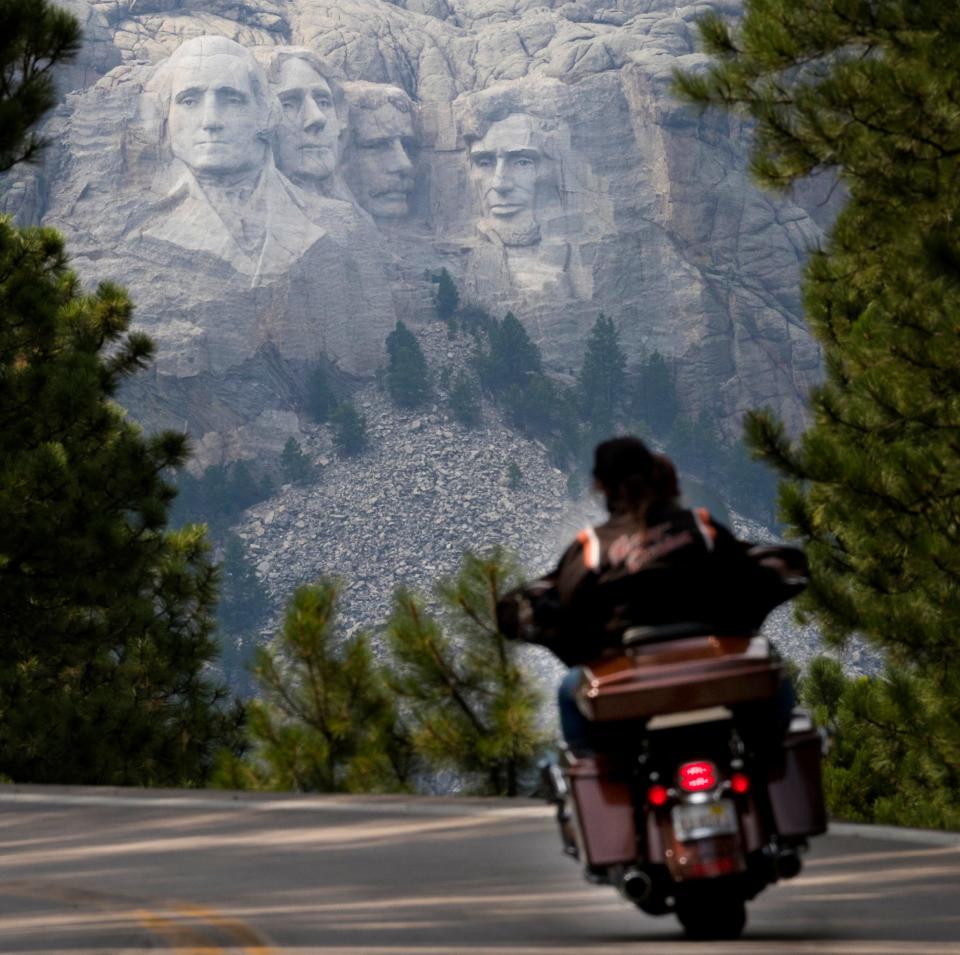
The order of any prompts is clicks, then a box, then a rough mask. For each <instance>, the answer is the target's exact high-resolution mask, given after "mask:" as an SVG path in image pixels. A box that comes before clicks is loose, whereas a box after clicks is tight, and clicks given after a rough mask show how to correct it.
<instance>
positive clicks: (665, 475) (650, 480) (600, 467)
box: [593, 435, 680, 517]
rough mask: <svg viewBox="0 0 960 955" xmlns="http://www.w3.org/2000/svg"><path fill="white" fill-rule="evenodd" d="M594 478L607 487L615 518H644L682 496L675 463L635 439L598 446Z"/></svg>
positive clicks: (607, 442)
mask: <svg viewBox="0 0 960 955" xmlns="http://www.w3.org/2000/svg"><path fill="white" fill-rule="evenodd" d="M593 477H594V479H595V480H596V481H597V482H598V483H600V484H601V485H603V488H604V491H605V492H606V495H607V509H608V510H609V511H610V513H611V514H613V513H617V512H620V511H632V512H633V513H635V514H637V515H638V516H640V517H643V516H645V515H646V513H647V511H648V510H649V509H650V508H651V507H652V506H654V505H657V504H673V503H674V502H675V501H676V499H677V498H678V497H679V496H680V488H679V485H678V484H677V471H676V469H675V468H674V466H673V462H672V461H671V460H670V459H669V458H668V457H667V456H666V455H665V454H657V453H655V452H653V451H651V450H650V449H649V448H648V447H647V446H646V445H645V444H644V443H643V442H642V441H641V440H640V439H639V438H635V437H633V436H632V435H626V436H624V437H622V438H611V439H610V440H609V441H603V442H601V443H600V444H598V445H597V448H596V451H594V465H593Z"/></svg>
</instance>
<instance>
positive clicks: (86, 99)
mask: <svg viewBox="0 0 960 955" xmlns="http://www.w3.org/2000/svg"><path fill="white" fill-rule="evenodd" d="M70 5H71V8H72V9H74V10H75V12H76V13H77V15H78V16H79V17H80V19H81V21H82V22H83V23H84V24H85V30H86V37H87V43H86V46H85V48H84V51H83V54H82V55H81V58H80V60H79V61H78V63H77V64H76V66H75V67H73V68H72V69H71V70H69V71H67V72H66V73H65V74H64V76H63V77H62V78H61V79H62V88H63V90H64V93H65V97H64V101H63V103H62V105H61V106H60V108H59V109H58V110H57V111H56V113H55V115H54V116H53V117H52V118H51V120H50V122H49V124H48V129H47V134H48V135H49V137H50V138H51V140H52V142H53V145H52V146H51V148H50V150H49V152H48V155H47V157H46V161H45V163H44V165H43V167H42V168H40V169H39V170H37V171H29V170H28V171H26V172H25V171H23V170H17V171H16V172H15V173H14V174H13V175H12V177H9V179H8V182H7V183H6V184H5V186H4V190H3V205H4V207H5V209H6V210H7V211H10V212H13V213H15V214H16V215H18V216H19V218H20V220H21V221H24V222H41V221H42V222H44V223H48V224H52V225H55V226H56V227H58V228H60V229H62V230H63V231H64V232H65V233H66V235H67V237H68V241H69V248H70V250H71V254H72V256H73V262H74V265H75V267H76V268H77V269H78V271H79V272H80V274H81V276H82V277H83V278H84V279H85V280H86V281H88V282H95V281H100V280H103V279H115V280H119V281H121V282H122V283H123V284H125V285H126V286H127V287H129V288H130V290H131V292H132V294H133V296H134V299H135V301H136V302H137V305H138V311H137V320H138V322H139V324H140V325H141V327H143V328H144V329H145V330H147V331H148V332H149V333H150V334H151V335H153V336H154V338H155V339H156V340H157V342H158V345H159V359H158V362H157V365H156V367H155V369H154V372H153V375H152V378H151V379H150V381H149V382H141V383H139V384H138V385H137V387H136V389H135V390H134V391H131V392H130V393H129V394H128V395H127V397H126V400H127V402H128V404H129V405H130V407H131V409H132V410H133V412H134V413H135V414H137V415H138V416H139V417H141V418H143V419H144V420H145V421H146V422H147V423H148V424H151V425H156V424H176V425H177V426H185V427H187V428H188V429H189V430H190V431H191V432H192V433H193V434H194V436H195V437H196V438H197V439H198V440H200V441H202V442H203V446H204V447H207V448H212V447H214V446H217V447H220V448H222V449H230V452H229V453H232V454H237V455H240V456H244V457H255V456H257V454H258V453H260V451H261V450H262V449H261V448H259V447H257V446H256V445H249V444H245V442H244V439H243V437H242V436H243V435H249V434H254V433H257V430H258V429H257V428H256V427H253V428H252V429H251V428H250V427H249V426H250V425H252V424H253V423H254V422H256V421H257V420H258V419H260V418H261V417H262V416H263V415H264V414H267V415H268V416H269V415H273V414H278V413H284V412H290V411H292V410H294V409H295V407H296V397H297V394H298V393H299V391H298V390H299V389H301V388H302V381H303V379H304V376H305V374H306V369H307V368H308V367H309V365H310V363H311V362H314V361H316V360H317V359H318V358H319V357H320V356H321V355H323V356H325V357H326V359H328V360H330V361H332V362H333V363H334V364H336V366H337V367H338V368H339V369H340V370H341V372H342V373H343V374H344V375H345V376H348V377H354V378H357V379H363V378H365V377H369V376H370V375H371V374H372V373H373V371H374V370H375V368H376V366H377V363H378V361H379V360H380V356H381V352H382V346H383V340H384V338H385V335H386V334H387V332H388V331H389V330H390V329H391V328H392V326H393V324H394V322H395V320H396V319H397V318H398V317H399V318H403V319H405V320H406V321H408V322H414V323H415V322H417V321H423V320H424V318H425V317H427V316H425V315H424V312H426V311H429V308H428V303H429V296H428V288H429V285H428V283H427V282H426V280H425V278H424V273H425V271H427V270H435V269H438V268H440V267H445V268H447V269H448V271H449V272H450V273H451V274H452V275H453V276H454V278H455V279H456V281H457V283H458V286H459V288H460V290H461V293H462V296H463V298H464V299H465V300H468V301H473V302H476V303H478V304H482V305H485V306H487V307H488V308H490V309H491V310H492V311H494V312H495V313H501V314H502V313H503V312H505V311H506V310H508V309H509V310H512V311H513V312H514V313H515V314H516V315H517V316H518V317H519V318H520V319H521V321H523V322H524V323H525V324H526V325H527V327H528V329H529V330H530V332H531V335H532V336H533V337H534V339H535V340H536V341H537V342H538V344H539V345H540V346H541V348H542V349H543V351H544V355H545V357H546V358H547V360H548V363H549V364H551V365H552V366H553V367H554V368H556V369H558V370H559V369H568V368H570V367H572V366H575V365H576V364H577V362H578V361H579V358H580V355H581V353H582V348H583V342H584V339H585V336H586V334H587V331H588V330H589V328H590V326H591V325H592V323H593V321H594V320H595V319H596V316H597V313H598V312H599V311H601V310H602V311H604V312H605V313H606V314H607V315H609V316H611V317H612V318H614V320H615V321H616V322H617V324H618V326H619V328H620V332H621V340H622V342H623V344H624V346H625V348H626V349H627V351H628V354H629V355H630V356H631V357H632V358H637V357H639V356H640V355H641V354H643V353H644V352H649V351H652V350H655V349H656V350H659V351H660V352H661V353H663V354H664V355H665V356H667V357H668V358H670V359H671V360H672V361H673V362H674V363H675V365H676V367H677V371H678V387H679V392H680V394H681V397H682V400H683V402H684V403H685V406H686V409H687V410H688V411H689V412H693V413H696V412H698V411H700V410H704V409H706V410H709V411H710V412H711V413H714V414H716V415H717V416H718V417H719V418H720V420H721V421H722V422H723V423H724V426H725V427H726V428H727V429H728V430H729V431H730V433H733V432H734V431H735V430H736V428H737V422H738V420H739V416H740V415H741V414H742V412H743V411H744V410H745V409H746V408H748V407H752V406H756V405H758V404H770V405H773V406H774V407H775V408H776V409H777V410H778V411H779V412H780V413H781V414H782V415H783V416H784V417H785V418H786V420H787V421H788V423H789V424H790V425H792V426H797V425H799V424H800V422H801V421H802V417H803V405H804V397H805V394H806V392H807V389H808V388H809V385H810V384H811V383H812V382H813V381H814V380H815V379H816V377H817V374H818V367H819V366H818V362H819V356H818V351H817V349H816V347H815V345H814V343H813V342H812V341H811V339H810V337H809V335H808V334H807V332H806V331H805V329H804V327H803V325H802V322H801V319H800V306H799V297H798V291H797V287H798V276H799V269H800V265H801V263H802V261H803V258H804V256H805V254H806V251H807V250H808V248H809V247H810V245H811V244H812V243H814V242H816V241H817V240H818V237H819V236H820V234H821V232H820V226H819V225H817V223H816V222H815V221H814V219H813V218H811V216H810V215H809V214H808V213H807V212H806V211H805V210H804V208H802V206H801V205H800V204H799V200H798V201H797V202H794V201H791V200H790V199H789V198H785V197H784V198H778V197H772V196H769V195H765V194H762V193H760V192H759V191H757V190H756V189H755V188H754V187H752V186H751V185H750V184H749V182H748V178H747V172H746V148H747V144H748V135H747V131H746V130H745V129H744V127H743V126H742V124H740V123H739V122H738V121H736V120H734V119H731V118H729V117H726V116H718V115H712V114H707V115H700V114H698V113H697V112H696V111H695V110H691V109H689V108H687V107H684V106H682V105H681V104H679V103H678V102H677V101H676V100H675V99H674V98H673V97H672V95H671V92H670V89H669V83H670V77H671V71H672V70H673V69H674V68H675V67H682V68H691V67H696V66H697V65H698V64H699V63H700V62H701V60H702V57H701V55H700V54H698V53H697V52H696V40H695V37H696V29H695V20H696V17H697V15H698V14H699V12H700V11H701V10H702V9H703V5H702V4H690V5H682V4H680V5H678V4H676V3H670V2H667V0H581V2H576V3H559V2H555V0H553V2H547V0H529V2H525V0H509V2H508V0H392V2H387V0H309V2H308V0H241V2H237V0H214V2H206V0H205V2H199V0H149V2H143V0H136V2H134V0H70ZM714 6H715V7H720V8H721V9H725V10H726V12H731V13H733V12H735V11H736V4H735V3H727V4H723V3H718V4H714ZM191 90H192V91H193V92H192V93H191V95H186V94H187V93H190V91H191ZM230 90H234V91H235V92H234V93H230V92H229V91H230ZM231 95H232V96H234V97H235V98H237V97H239V99H242V100H244V102H243V103H242V104H240V103H239V101H238V103H237V104H231V102H230V101H229V96H231ZM198 97H199V98H198ZM204 97H206V99H204ZM224 97H226V98H224ZM204 103H206V104H207V106H209V107H210V108H211V109H213V110H214V112H216V111H217V110H220V112H219V113H217V115H216V118H215V121H214V122H215V125H216V126H217V130H216V132H215V134H213V138H214V139H217V138H219V139H222V140H223V142H219V143H218V142H214V143H212V144H211V143H206V142H200V140H199V139H198V137H200V136H201V133H199V132H197V130H202V129H205V128H207V127H205V126H203V123H204V122H207V120H205V119H204V117H203V115H202V113H201V111H202V110H203V109H205V108H207V107H206V106H204ZM231 110H233V112H231ZM203 135H206V134H203ZM191 137H192V139H191ZM194 140H196V142H194ZM817 195H818V193H817V192H816V191H815V190H813V191H809V190H808V192H807V193H806V194H805V199H806V200H809V201H811V202H813V201H814V200H815V199H816V197H817ZM818 218H820V219H821V221H822V210H819V212H818ZM211 460H212V459H211ZM206 463H209V462H206Z"/></svg>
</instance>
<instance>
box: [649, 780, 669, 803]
mask: <svg viewBox="0 0 960 955" xmlns="http://www.w3.org/2000/svg"><path fill="white" fill-rule="evenodd" d="M669 798H670V793H668V792H667V787H666V786H661V785H659V784H656V785H653V786H651V787H650V788H649V789H648V790H647V802H648V803H650V805H651V806H664V805H666V802H667V800H668V799H669Z"/></svg>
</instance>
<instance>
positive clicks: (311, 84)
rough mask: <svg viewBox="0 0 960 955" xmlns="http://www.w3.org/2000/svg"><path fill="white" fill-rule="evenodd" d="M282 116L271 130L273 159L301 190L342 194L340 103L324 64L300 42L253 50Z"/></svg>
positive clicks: (342, 107) (339, 94)
mask: <svg viewBox="0 0 960 955" xmlns="http://www.w3.org/2000/svg"><path fill="white" fill-rule="evenodd" d="M257 57H258V59H259V60H260V61H261V62H262V63H263V64H264V66H265V68H266V72H267V79H268V80H269V82H270V89H271V90H272V91H273V93H274V94H275V95H276V97H277V99H278V100H279V102H280V108H281V110H282V118H281V121H280V123H279V125H278V126H277V127H276V130H275V133H274V160H275V161H276V164H277V167H278V168H279V169H280V171H281V172H282V173H283V174H284V175H285V176H287V177H288V178H289V179H290V180H291V181H293V182H294V183H295V184H296V185H297V186H299V187H300V188H301V189H303V190H305V191H306V192H310V193H314V194H318V195H323V196H328V197H335V198H346V197H347V193H346V190H345V188H344V186H343V184H342V183H341V182H340V181H339V180H340V176H339V174H338V171H337V170H338V167H339V165H340V154H341V151H342V148H343V139H344V136H345V134H346V120H345V114H346V105H345V104H344V102H343V95H342V92H341V90H340V88H339V86H338V85H337V84H336V83H335V82H334V80H333V79H332V78H331V77H329V76H328V75H327V71H326V67H325V66H324V64H323V63H322V62H321V60H320V59H319V58H318V57H317V56H316V55H315V54H314V53H312V52H311V51H310V50H307V49H304V48H303V47H275V48H270V49H267V50H262V51H259V52H258V54H257Z"/></svg>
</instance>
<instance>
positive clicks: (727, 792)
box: [544, 624, 826, 939]
mask: <svg viewBox="0 0 960 955" xmlns="http://www.w3.org/2000/svg"><path fill="white" fill-rule="evenodd" d="M785 677H786V674H785V672H784V668H783V664H782V662H781V661H780V659H779V657H778V656H777V654H776V653H775V652H774V651H773V650H772V648H771V646H770V644H769V642H768V641H767V640H766V639H765V638H764V637H762V636H759V635H756V634H744V635H742V636H717V635H714V634H712V633H710V632H709V631H706V630H705V628H704V627H703V626H702V625H698V624H671V625H667V626H660V627H636V628H633V629H630V630H627V631H626V633H625V634H624V636H623V647H622V651H618V652H616V653H615V654H613V655H609V656H606V657H604V658H603V659H601V660H598V661H596V662H595V663H592V664H589V665H586V666H583V667H582V668H581V678H580V683H579V686H578V689H577V705H578V707H579V709H580V711H581V712H582V713H583V714H584V716H586V717H587V718H588V719H590V720H592V721H595V722H597V723H602V724H604V725H605V726H608V727H610V729H611V732H612V737H611V738H612V747H611V749H610V751H605V752H603V753H598V754H596V755H593V756H579V757H577V756H574V755H572V754H571V753H570V752H569V751H563V753H562V756H561V760H560V762H559V764H558V763H551V764H548V765H547V766H545V767H544V779H545V782H546V784H547V785H548V787H549V789H548V791H549V792H550V794H551V795H550V797H549V798H550V799H551V800H552V801H553V802H554V803H555V804H556V805H557V808H558V823H559V825H560V831H561V835H562V837H563V844H564V851H565V852H566V853H567V854H568V855H570V856H573V857H575V858H577V859H579V860H580V861H581V862H582V863H584V864H585V873H586V875H587V878H588V879H589V880H590V881H593V882H598V883H607V884H610V885H612V886H614V887H615V888H617V889H618V890H619V892H620V893H621V895H622V896H623V897H624V898H625V899H627V900H628V901H629V902H631V903H633V904H634V905H636V906H637V907H638V908H640V909H641V910H642V911H644V912H646V913H648V914H650V915H664V914H667V913H673V914H675V915H676V917H677V918H678V920H679V921H680V924H681V925H682V926H683V928H684V930H685V932H686V934H687V936H688V937H689V938H693V939H734V938H737V937H739V936H740V934H741V932H742V931H743V928H744V925H745V924H746V902H748V901H749V900H751V899H753V898H754V897H755V896H756V895H757V894H758V893H759V892H761V891H762V890H763V889H764V888H765V887H766V886H768V885H770V884H772V883H775V882H777V881H779V880H782V879H790V878H793V877H794V876H796V875H798V874H799V872H800V870H801V867H802V855H803V853H804V851H805V850H806V848H807V840H808V839H809V838H810V837H813V836H816V835H818V834H820V833H823V832H825V831H826V813H825V809H824V801H823V794H822V788H821V773H820V760H821V755H822V747H823V745H824V739H825V738H824V737H822V736H821V734H820V732H819V731H818V730H817V728H816V727H815V726H814V724H813V722H812V720H811V719H810V717H809V716H808V715H807V714H806V713H805V712H803V711H800V710H794V711H793V714H792V717H791V718H790V721H789V726H788V727H787V729H786V732H785V734H784V733H782V724H781V725H780V726H779V727H776V722H777V721H776V719H774V718H772V717H771V714H772V713H773V712H774V711H775V706H776V704H775V702H774V701H775V700H776V699H777V693H778V688H779V687H780V686H781V681H782V680H784V679H785Z"/></svg>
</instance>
